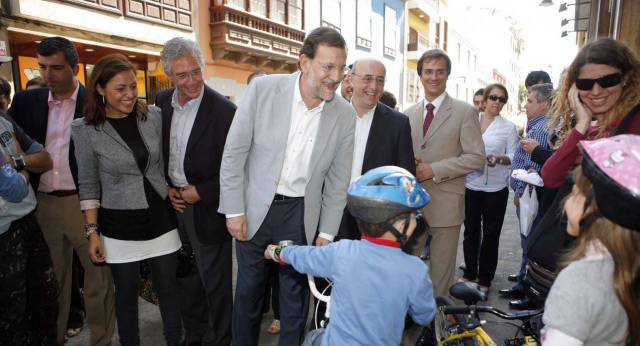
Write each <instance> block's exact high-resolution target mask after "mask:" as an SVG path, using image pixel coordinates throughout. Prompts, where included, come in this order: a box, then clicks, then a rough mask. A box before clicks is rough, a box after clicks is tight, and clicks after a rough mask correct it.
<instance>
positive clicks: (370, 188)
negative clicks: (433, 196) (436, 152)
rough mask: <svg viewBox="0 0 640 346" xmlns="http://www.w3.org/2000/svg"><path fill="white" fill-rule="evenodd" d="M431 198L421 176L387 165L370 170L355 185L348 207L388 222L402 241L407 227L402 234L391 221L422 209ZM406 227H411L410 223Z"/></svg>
mask: <svg viewBox="0 0 640 346" xmlns="http://www.w3.org/2000/svg"><path fill="white" fill-rule="evenodd" d="M429 199H430V198H429V194H428V193H427V192H426V191H425V190H424V189H423V188H422V186H421V185H420V183H419V182H418V179H416V178H415V177H414V176H413V175H412V174H411V173H409V172H408V171H407V170H406V169H404V168H400V167H396V166H384V167H378V168H375V169H372V170H370V171H368V172H367V173H365V174H364V175H362V176H361V177H360V178H358V179H357V180H356V181H354V182H353V183H352V184H351V186H350V187H349V192H348V194H347V207H348V208H349V212H351V214H352V215H353V216H355V217H356V218H358V219H360V220H363V221H365V222H367V223H371V224H384V226H385V228H387V229H388V230H389V231H390V232H392V233H394V235H396V236H397V237H398V238H399V239H398V240H399V241H401V242H402V241H404V240H405V239H406V237H405V236H404V233H405V232H406V229H405V232H403V233H402V234H400V233H399V232H398V231H397V230H396V229H395V227H393V226H391V225H390V224H389V223H388V221H389V220H391V219H393V218H394V217H396V216H398V215H400V214H404V213H411V212H413V211H415V210H419V209H420V208H422V207H424V206H425V205H427V203H429ZM387 226H388V227H387ZM405 226H407V227H408V222H407V223H406V224H405ZM392 229H393V230H392ZM396 233H398V234H396ZM400 238H402V239H400Z"/></svg>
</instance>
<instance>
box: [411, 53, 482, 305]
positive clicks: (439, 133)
mask: <svg viewBox="0 0 640 346" xmlns="http://www.w3.org/2000/svg"><path fill="white" fill-rule="evenodd" d="M450 74H451V60H450V59H449V57H448V56H447V54H446V53H444V52H443V51H442V50H439V49H432V50H429V51H426V52H425V53H424V54H423V55H422V56H421V57H420V59H419V60H418V75H419V76H420V81H421V82H422V85H423V86H424V96H425V98H424V100H423V101H420V102H418V103H417V104H415V105H413V106H411V107H410V108H408V109H407V110H406V112H405V113H406V114H407V115H408V116H409V119H410V121H411V137H412V140H413V150H414V152H415V162H416V171H417V177H418V180H420V182H421V183H422V186H423V187H424V188H425V189H426V190H427V192H428V193H429V195H430V196H431V203H429V204H428V205H427V206H426V207H425V208H424V210H423V213H424V215H425V217H426V220H427V223H428V224H429V225H428V227H427V228H426V229H425V228H424V227H423V228H422V229H421V230H420V231H419V232H417V234H414V237H413V239H412V240H411V239H410V244H409V245H410V246H409V250H410V251H411V253H413V254H414V255H415V256H420V254H421V252H422V249H423V247H424V245H425V242H426V239H427V236H428V235H431V236H432V240H431V263H430V274H431V280H432V281H433V287H434V296H436V297H437V296H442V295H447V294H448V291H449V287H450V286H451V285H452V284H453V278H454V269H455V263H456V254H457V247H458V237H459V235H460V226H461V225H462V221H463V220H464V195H465V175H466V174H467V173H471V172H473V171H475V170H477V169H479V168H480V167H483V166H484V162H485V151H484V143H483V141H482V133H481V131H480V122H479V121H478V111H477V110H476V109H475V108H474V107H472V106H471V105H470V104H468V103H466V102H463V101H460V100H456V99H453V98H452V97H451V96H449V95H448V94H447V92H446V88H447V80H448V78H449V75H450Z"/></svg>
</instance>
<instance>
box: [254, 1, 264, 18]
mask: <svg viewBox="0 0 640 346" xmlns="http://www.w3.org/2000/svg"><path fill="white" fill-rule="evenodd" d="M250 6H251V7H250V9H251V13H255V14H259V15H261V16H265V17H266V16H267V0H251V3H250Z"/></svg>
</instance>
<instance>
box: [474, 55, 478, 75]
mask: <svg viewBox="0 0 640 346" xmlns="http://www.w3.org/2000/svg"><path fill="white" fill-rule="evenodd" d="M477 69H478V56H477V55H475V54H474V55H473V70H474V71H476V70H477Z"/></svg>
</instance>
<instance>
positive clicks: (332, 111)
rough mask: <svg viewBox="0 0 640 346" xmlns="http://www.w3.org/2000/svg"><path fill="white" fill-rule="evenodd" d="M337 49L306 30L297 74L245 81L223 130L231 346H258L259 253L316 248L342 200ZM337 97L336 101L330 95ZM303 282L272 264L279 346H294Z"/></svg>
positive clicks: (344, 164) (346, 154) (348, 113)
mask: <svg viewBox="0 0 640 346" xmlns="http://www.w3.org/2000/svg"><path fill="white" fill-rule="evenodd" d="M346 60H347V49H346V42H345V41H344V38H343V37H342V35H340V33H338V32H337V31H336V30H334V29H331V28H327V27H319V28H317V29H314V30H313V31H311V32H310V33H309V34H308V35H307V37H306V38H305V40H304V43H303V45H302V49H301V50H300V61H299V67H300V71H301V72H299V73H295V74H292V75H270V76H265V77H261V78H258V79H255V80H254V81H252V82H251V84H249V87H248V88H247V91H246V92H245V94H244V95H243V97H242V102H241V103H240V105H239V107H238V111H237V112H236V117H235V119H234V121H233V124H232V125H231V129H230V131H229V136H228V137H227V142H226V145H225V149H224V155H223V158H222V167H221V169H220V208H219V210H218V211H219V212H220V213H223V214H226V217H227V227H228V229H229V232H230V233H231V234H232V235H233V237H234V238H236V256H237V260H238V279H237V283H236V296H235V300H234V310H233V343H234V344H235V345H242V346H255V345H257V344H258V335H259V332H260V331H259V328H260V319H261V317H262V313H261V308H262V299H263V298H264V291H265V290H264V286H265V283H266V280H267V278H266V276H267V270H266V259H265V258H264V249H265V248H266V247H267V245H268V244H278V243H279V242H280V241H282V240H291V241H292V242H293V244H294V245H311V244H314V239H315V245H316V246H324V245H328V244H329V243H330V242H331V241H333V239H334V237H335V235H336V234H337V232H338V226H339V225H340V220H341V218H342V212H343V210H344V207H345V205H346V202H347V189H348V185H349V178H350V173H351V161H352V156H353V133H354V127H355V112H354V110H353V107H351V106H350V105H349V103H347V101H345V100H344V99H343V98H342V97H340V95H336V91H337V90H338V86H339V85H340V82H341V81H342V79H343V78H344V73H345V72H346V66H345V62H346ZM336 96H337V97H336ZM306 281H307V278H306V276H305V275H303V274H300V273H298V272H297V271H295V270H294V269H293V268H292V267H291V266H281V267H280V306H281V309H280V317H281V329H280V341H279V344H280V345H286V346H291V345H299V344H300V343H301V342H302V338H303V337H304V331H305V324H306V319H307V313H308V310H309V288H308V286H307V282H306Z"/></svg>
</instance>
